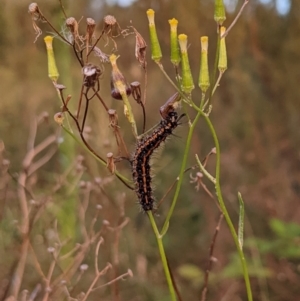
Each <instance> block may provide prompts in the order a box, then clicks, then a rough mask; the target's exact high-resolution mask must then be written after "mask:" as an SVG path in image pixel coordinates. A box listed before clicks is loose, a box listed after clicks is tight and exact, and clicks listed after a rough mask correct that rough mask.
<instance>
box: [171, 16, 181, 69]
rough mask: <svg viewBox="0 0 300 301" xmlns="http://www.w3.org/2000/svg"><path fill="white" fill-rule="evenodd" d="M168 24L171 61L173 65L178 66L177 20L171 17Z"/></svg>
mask: <svg viewBox="0 0 300 301" xmlns="http://www.w3.org/2000/svg"><path fill="white" fill-rule="evenodd" d="M169 24H170V45H171V62H172V64H174V65H175V66H178V65H179V63H180V53H179V45H178V40H177V25H178V21H177V20H176V19H174V18H173V19H172V20H169Z"/></svg>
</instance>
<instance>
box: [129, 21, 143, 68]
mask: <svg viewBox="0 0 300 301" xmlns="http://www.w3.org/2000/svg"><path fill="white" fill-rule="evenodd" d="M132 28H133V30H134V33H135V57H136V59H137V60H138V62H139V63H140V65H141V66H142V67H143V69H144V70H146V67H147V61H146V48H147V44H146V42H145V40H144V38H143V37H142V35H141V34H140V33H139V32H138V31H137V30H136V29H135V28H134V27H132Z"/></svg>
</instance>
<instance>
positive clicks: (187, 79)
mask: <svg viewBox="0 0 300 301" xmlns="http://www.w3.org/2000/svg"><path fill="white" fill-rule="evenodd" d="M178 41H179V46H180V52H181V69H182V90H183V92H185V93H187V94H190V93H191V92H192V91H193V89H194V88H195V86H194V82H193V77H192V73H191V68H190V63H189V57H188V53H187V35H185V34H180V35H179V36H178Z"/></svg>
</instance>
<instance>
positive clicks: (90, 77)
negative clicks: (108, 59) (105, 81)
mask: <svg viewBox="0 0 300 301" xmlns="http://www.w3.org/2000/svg"><path fill="white" fill-rule="evenodd" d="M82 73H83V75H84V81H83V84H84V85H85V86H86V87H88V88H92V87H94V86H95V84H96V83H97V84H98V85H99V76H100V75H101V74H102V72H101V69H100V68H99V67H98V66H96V65H93V64H91V63H89V64H87V65H85V66H84V67H83V68H82Z"/></svg>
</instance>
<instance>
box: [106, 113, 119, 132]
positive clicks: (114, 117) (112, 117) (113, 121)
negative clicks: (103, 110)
mask: <svg viewBox="0 0 300 301" xmlns="http://www.w3.org/2000/svg"><path fill="white" fill-rule="evenodd" d="M107 113H108V118H109V125H110V126H111V127H112V128H114V127H117V126H118V114H117V111H116V110H113V109H109V110H108V111H107Z"/></svg>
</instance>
